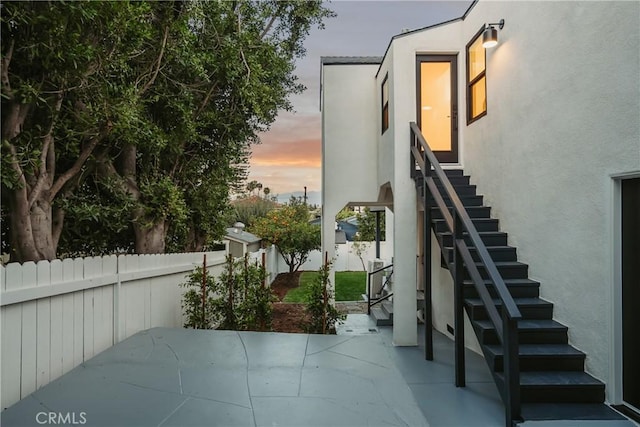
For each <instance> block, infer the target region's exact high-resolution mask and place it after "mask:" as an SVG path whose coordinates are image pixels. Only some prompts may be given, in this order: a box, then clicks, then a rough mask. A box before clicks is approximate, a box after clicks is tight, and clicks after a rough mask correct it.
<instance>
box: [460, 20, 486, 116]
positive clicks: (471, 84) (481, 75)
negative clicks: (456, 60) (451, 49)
mask: <svg viewBox="0 0 640 427" xmlns="http://www.w3.org/2000/svg"><path fill="white" fill-rule="evenodd" d="M484 29H485V27H484V25H483V26H482V27H481V28H480V30H479V31H478V32H477V33H476V34H475V35H474V36H473V37H472V38H471V41H470V42H469V43H467V46H466V48H465V54H466V68H467V71H466V73H467V74H466V76H465V79H466V81H467V125H470V124H471V123H473V122H475V121H477V120H479V119H481V118H482V117H484V116H486V115H487V110H488V106H487V102H486V101H487V50H486V49H484V69H483V70H482V71H481V72H480V73H478V75H477V76H475V77H474V78H473V80H471V81H470V80H469V48H471V46H472V45H473V44H474V43H475V42H476V40H478V38H479V37H480V36H482V33H483V32H484ZM483 78H484V97H485V107H484V111H483V112H481V113H480V114H478V115H477V116H475V117H472V115H473V99H472V98H473V90H472V89H473V87H474V86H475V85H476V84H478V83H479V82H480V81H481V80H482V79H483Z"/></svg>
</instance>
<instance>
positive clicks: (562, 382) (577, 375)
mask: <svg viewBox="0 0 640 427" xmlns="http://www.w3.org/2000/svg"><path fill="white" fill-rule="evenodd" d="M496 375H498V376H500V377H502V376H503V374H502V373H497V374H496ZM520 385H521V386H523V387H554V386H555V387H562V386H567V385H569V386H574V385H579V386H583V387H604V384H603V383H602V381H599V380H597V379H596V378H594V377H592V376H591V375H589V374H587V373H586V372H584V371H524V372H520Z"/></svg>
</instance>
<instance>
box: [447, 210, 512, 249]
mask: <svg viewBox="0 0 640 427" xmlns="http://www.w3.org/2000/svg"><path fill="white" fill-rule="evenodd" d="M477 219H482V218H477ZM434 221H436V220H434ZM443 221H444V220H443ZM474 221H475V219H474ZM467 248H468V249H469V252H474V251H476V247H475V246H469V245H467ZM486 248H487V249H488V250H495V251H501V250H502V251H513V250H515V249H516V248H515V247H514V246H509V245H501V246H487V247H486ZM444 250H445V251H452V250H453V246H445V247H444Z"/></svg>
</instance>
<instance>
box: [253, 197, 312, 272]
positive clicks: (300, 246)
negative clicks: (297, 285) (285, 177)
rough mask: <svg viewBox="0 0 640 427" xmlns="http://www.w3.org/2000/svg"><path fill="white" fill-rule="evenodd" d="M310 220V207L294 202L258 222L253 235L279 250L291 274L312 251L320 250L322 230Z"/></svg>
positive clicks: (297, 201)
mask: <svg viewBox="0 0 640 427" xmlns="http://www.w3.org/2000/svg"><path fill="white" fill-rule="evenodd" d="M309 219H310V215H309V207H308V206H307V204H306V203H303V202H301V201H300V200H298V199H295V198H292V199H291V200H290V201H289V203H288V204H287V205H284V206H283V207H281V208H279V209H274V210H272V211H270V212H268V213H267V215H266V216H265V217H263V218H260V219H258V220H256V221H255V223H254V224H253V226H252V228H251V232H252V233H254V234H256V235H258V236H260V237H262V238H263V239H264V240H266V241H267V242H269V243H271V244H273V245H275V246H276V248H278V251H279V252H280V254H281V255H282V257H283V258H284V260H285V262H286V263H287V265H288V266H289V272H290V273H291V272H294V271H298V269H299V268H300V267H301V266H302V264H304V263H305V262H306V261H307V259H308V257H309V254H310V253H311V251H313V250H316V249H320V226H319V225H313V224H311V223H309Z"/></svg>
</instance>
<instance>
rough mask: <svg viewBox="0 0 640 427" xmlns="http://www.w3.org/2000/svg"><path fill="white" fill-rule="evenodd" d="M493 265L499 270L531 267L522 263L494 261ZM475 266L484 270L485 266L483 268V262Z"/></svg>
mask: <svg viewBox="0 0 640 427" xmlns="http://www.w3.org/2000/svg"><path fill="white" fill-rule="evenodd" d="M493 263H494V264H495V266H496V267H498V268H500V267H521V268H525V267H529V264H525V263H523V262H520V261H493ZM475 265H476V267H478V268H484V266H483V264H482V263H481V262H476V263H475Z"/></svg>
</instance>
